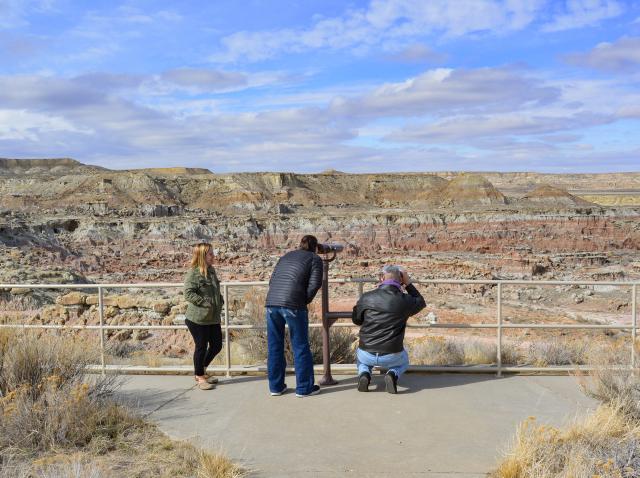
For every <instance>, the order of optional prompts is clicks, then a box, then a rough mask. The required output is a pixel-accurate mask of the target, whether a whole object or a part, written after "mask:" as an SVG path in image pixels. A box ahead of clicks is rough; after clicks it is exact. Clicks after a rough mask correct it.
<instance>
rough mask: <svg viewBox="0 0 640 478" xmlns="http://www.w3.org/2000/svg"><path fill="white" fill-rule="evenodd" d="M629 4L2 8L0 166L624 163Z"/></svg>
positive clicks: (629, 143) (18, 1)
mask: <svg viewBox="0 0 640 478" xmlns="http://www.w3.org/2000/svg"><path fill="white" fill-rule="evenodd" d="M639 80H640V2H638V1H621V0H566V1H544V0H455V1H454V0H448V1H446V0H428V1H427V0H413V1H409V0H380V1H378V0H373V1H351V2H349V1H337V0H335V1H334V0H317V1H316V0H304V1H303V0H301V1H295V2H294V1H288V2H287V1H276V0H272V1H266V0H265V1H258V0H255V1H238V0H235V1H226V0H225V1H215V2H202V1H181V2H169V1H164V2H163V1H117V0H112V1H92V2H79V1H71V0H60V1H58V0H0V157H13V158H46V157H72V158H75V159H78V160H79V161H82V162H85V163H91V164H99V165H102V166H106V167H109V168H114V169H129V168H143V167H169V166H188V167H206V168H209V169H210V170H212V171H214V172H221V173H223V172H232V171H296V172H319V171H323V170H326V169H330V168H333V169H337V170H341V171H347V172H374V171H443V170H472V171H540V172H606V171H638V170H640V167H639V165H640V81H639Z"/></svg>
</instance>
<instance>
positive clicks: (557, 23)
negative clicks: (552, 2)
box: [542, 0, 624, 32]
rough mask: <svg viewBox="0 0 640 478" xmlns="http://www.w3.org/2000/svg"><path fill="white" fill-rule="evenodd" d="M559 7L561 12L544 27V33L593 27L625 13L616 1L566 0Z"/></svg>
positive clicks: (559, 3)
mask: <svg viewBox="0 0 640 478" xmlns="http://www.w3.org/2000/svg"><path fill="white" fill-rule="evenodd" d="M557 5H562V6H561V7H560V11H559V12H558V13H557V15H556V16H555V17H554V18H553V19H552V21H551V22H549V23H547V24H546V25H544V26H543V27H542V30H543V31H546V32H555V31H561V30H570V29H573V28H581V27H585V26H593V25H597V24H598V23H600V22H601V21H602V20H607V19H609V18H614V17H617V16H618V15H620V14H622V13H623V12H624V8H623V6H622V4H621V3H620V2H618V1H616V0H566V1H565V2H564V3H562V2H558V4H557Z"/></svg>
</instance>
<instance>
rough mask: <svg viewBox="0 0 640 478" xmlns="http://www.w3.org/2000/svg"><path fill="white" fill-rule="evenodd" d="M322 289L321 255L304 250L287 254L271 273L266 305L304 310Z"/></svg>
mask: <svg viewBox="0 0 640 478" xmlns="http://www.w3.org/2000/svg"><path fill="white" fill-rule="evenodd" d="M321 286H322V259H320V256H319V255H317V254H315V253H313V252H309V251H305V250H303V249H298V250H295V251H291V252H287V253H286V254H285V255H284V256H282V257H281V258H280V260H279V261H278V263H277V264H276V267H275V269H274V270H273V273H272V274H271V279H270V280H269V292H268V293H267V302H266V305H267V307H287V308H289V309H306V308H307V304H309V303H310V302H311V301H312V300H313V298H314V297H315V296H316V293H317V292H318V289H320V287H321Z"/></svg>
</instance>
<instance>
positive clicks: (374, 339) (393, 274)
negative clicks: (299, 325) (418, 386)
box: [351, 265, 426, 393]
mask: <svg viewBox="0 0 640 478" xmlns="http://www.w3.org/2000/svg"><path fill="white" fill-rule="evenodd" d="M425 307H426V304H425V301H424V299H423V297H422V296H421V295H420V292H418V290H417V289H416V288H415V287H414V286H413V284H411V281H410V279H409V275H408V274H407V273H406V272H404V271H403V270H402V269H401V268H400V267H398V266H395V265H387V266H384V267H383V268H382V271H381V273H380V284H378V287H377V288H376V289H374V290H372V291H369V292H367V293H365V294H363V295H362V297H360V300H358V303H357V304H356V305H355V307H354V308H353V314H352V317H351V318H352V320H353V323H354V324H356V325H359V326H360V342H359V344H358V350H357V354H356V359H357V363H358V391H359V392H367V391H368V390H369V382H370V381H371V368H372V367H373V366H380V367H383V368H386V369H388V372H387V374H386V375H385V377H384V381H385V387H386V390H387V392H389V393H397V391H398V387H397V384H398V379H399V378H400V376H401V375H402V374H403V373H404V372H406V371H407V369H408V368H409V354H407V351H406V350H405V349H404V346H403V342H404V333H405V329H406V326H407V320H408V319H409V317H411V316H412V315H415V314H417V313H418V312H420V311H421V310H422V309H424V308H425Z"/></svg>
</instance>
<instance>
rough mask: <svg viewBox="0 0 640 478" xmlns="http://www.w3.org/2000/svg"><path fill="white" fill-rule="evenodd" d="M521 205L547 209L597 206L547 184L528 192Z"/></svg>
mask: <svg viewBox="0 0 640 478" xmlns="http://www.w3.org/2000/svg"><path fill="white" fill-rule="evenodd" d="M522 203H523V204H524V205H526V203H533V204H536V205H537V206H547V207H549V208H557V207H559V206H560V207H596V206H597V205H596V204H594V203H592V202H589V201H585V200H584V199H581V198H579V197H576V196H574V195H572V194H569V193H568V192H567V191H566V190H564V189H561V188H555V187H553V186H550V185H548V184H541V185H539V186H536V187H535V188H534V189H533V190H532V191H530V192H528V193H527V194H526V195H525V196H524V197H523V198H522Z"/></svg>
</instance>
